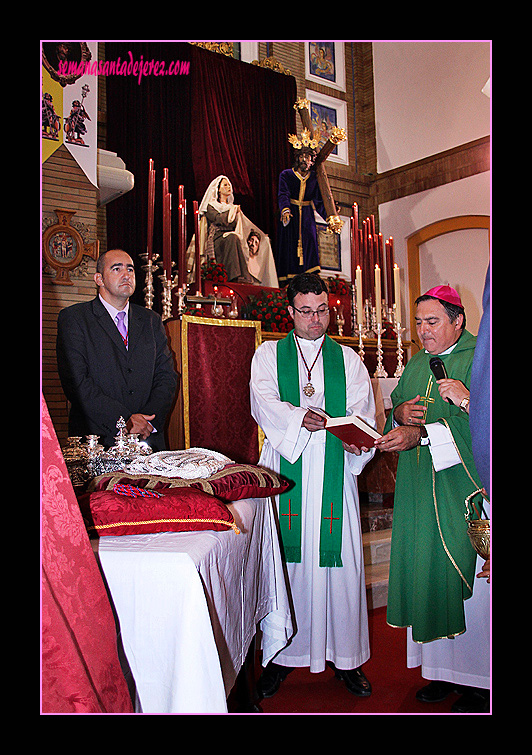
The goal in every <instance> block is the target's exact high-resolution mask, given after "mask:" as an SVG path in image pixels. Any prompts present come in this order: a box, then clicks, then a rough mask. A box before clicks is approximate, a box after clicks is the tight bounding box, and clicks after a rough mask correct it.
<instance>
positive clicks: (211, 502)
mask: <svg viewBox="0 0 532 755" xmlns="http://www.w3.org/2000/svg"><path fill="white" fill-rule="evenodd" d="M161 493H162V495H161V497H160V498H151V497H150V498H147V497H144V496H139V497H135V498H133V497H131V496H127V495H119V494H118V493H115V492H113V490H112V489H111V490H97V491H96V492H94V493H86V494H85V495H84V496H82V497H81V498H80V499H79V505H80V508H81V512H82V514H83V517H84V519H85V523H86V526H87V531H88V532H89V534H93V533H95V532H96V533H97V534H98V535H99V536H100V537H102V536H105V535H146V534H150V533H153V532H185V531H196V530H217V531H220V530H228V529H229V528H232V529H233V530H234V531H235V532H236V533H238V532H239V530H238V528H237V527H236V525H235V521H234V518H233V515H232V513H231V511H230V510H229V509H228V508H227V506H226V505H225V504H224V503H222V501H219V500H218V499H217V498H215V497H214V496H212V495H209V494H208V493H205V492H203V491H202V490H197V489H195V488H168V489H166V490H164V491H161Z"/></svg>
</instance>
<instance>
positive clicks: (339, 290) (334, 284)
mask: <svg viewBox="0 0 532 755" xmlns="http://www.w3.org/2000/svg"><path fill="white" fill-rule="evenodd" d="M326 282H327V288H328V289H329V293H330V294H335V295H336V296H351V285H350V284H349V283H348V282H347V281H346V280H344V279H343V278H339V277H338V276H337V275H336V276H335V277H334V278H327V279H326Z"/></svg>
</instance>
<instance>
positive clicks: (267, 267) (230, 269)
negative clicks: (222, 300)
mask: <svg viewBox="0 0 532 755" xmlns="http://www.w3.org/2000/svg"><path fill="white" fill-rule="evenodd" d="M198 210H199V233H200V250H201V259H202V261H204V260H206V259H216V261H217V262H221V263H222V264H223V265H224V267H225V269H226V272H227V277H228V280H229V281H232V282H236V283H255V284H259V285H262V286H270V287H272V288H278V286H279V283H278V280H277V272H276V269H275V262H274V259H273V254H272V249H271V244H270V239H269V237H268V235H267V234H265V233H263V231H261V230H260V229H259V228H257V226H256V225H255V224H254V223H252V222H251V221H250V220H249V218H247V217H246V216H245V215H244V213H243V212H242V210H241V208H240V205H236V204H235V203H234V196H233V187H232V184H231V181H230V180H229V178H228V177H227V176H224V175H220V176H217V177H216V178H215V179H214V180H213V181H211V183H210V184H209V187H208V189H207V191H206V192H205V194H204V195H203V199H202V200H201V203H200V205H199V208H198ZM257 236H258V239H259V244H258V249H257V242H256V239H257ZM248 239H249V243H248ZM194 243H195V240H194V237H193V238H192V241H191V243H190V245H189V248H188V260H189V265H188V266H187V267H188V268H189V270H190V268H191V265H192V266H193V263H194Z"/></svg>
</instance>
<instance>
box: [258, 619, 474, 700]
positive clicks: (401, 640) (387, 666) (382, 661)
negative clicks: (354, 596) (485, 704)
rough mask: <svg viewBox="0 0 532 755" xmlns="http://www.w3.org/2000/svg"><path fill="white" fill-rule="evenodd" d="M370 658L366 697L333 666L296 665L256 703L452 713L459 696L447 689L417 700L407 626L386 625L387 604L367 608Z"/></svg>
mask: <svg viewBox="0 0 532 755" xmlns="http://www.w3.org/2000/svg"><path fill="white" fill-rule="evenodd" d="M369 626H370V642H371V658H370V659H369V661H368V662H367V663H365V664H364V666H363V668H364V673H365V674H366V676H367V677H368V679H369V681H370V682H371V685H372V688H373V692H372V694H371V696H370V697H366V698H364V697H356V696H355V695H353V694H351V693H350V692H348V691H347V689H346V687H345V685H344V683H343V682H342V681H340V680H339V679H336V678H335V676H334V671H333V670H332V669H329V668H328V669H327V670H326V671H323V672H322V673H320V674H311V673H310V671H309V670H308V668H301V669H295V670H294V671H292V673H291V674H289V675H288V677H287V678H286V679H285V681H284V682H283V683H282V684H281V687H280V689H279V691H278V692H277V693H276V694H275V695H274V696H273V697H270V698H268V699H267V700H262V701H261V702H260V707H261V710H262V712H263V713H266V714H267V713H275V714H283V713H295V714H297V713H303V714H304V713H314V714H316V713H359V714H360V713H362V714H379V713H380V714H382V713H384V714H390V713H401V714H405V713H415V714H423V713H430V714H434V713H450V711H451V706H452V705H453V703H454V702H455V701H456V700H458V697H459V696H458V695H457V694H454V693H453V694H451V695H449V697H448V698H447V699H446V700H444V701H443V702H441V703H437V704H427V703H420V702H418V701H417V700H416V697H415V695H416V692H417V690H418V689H420V688H421V687H423V686H424V685H425V684H427V683H428V682H427V680H425V679H423V678H422V676H421V672H420V669H419V668H415V669H408V668H407V667H406V630H405V629H393V628H392V627H390V626H388V625H387V624H386V607H383V608H376V609H374V610H373V611H370V612H369Z"/></svg>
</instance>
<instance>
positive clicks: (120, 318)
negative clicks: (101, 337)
mask: <svg viewBox="0 0 532 755" xmlns="http://www.w3.org/2000/svg"><path fill="white" fill-rule="evenodd" d="M125 316H126V313H125V312H118V314H117V315H116V325H117V328H118V332H119V333H120V335H121V336H122V340H123V341H124V346H125V347H126V349H127V330H126V325H125V323H124V318H125Z"/></svg>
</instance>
